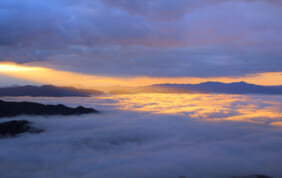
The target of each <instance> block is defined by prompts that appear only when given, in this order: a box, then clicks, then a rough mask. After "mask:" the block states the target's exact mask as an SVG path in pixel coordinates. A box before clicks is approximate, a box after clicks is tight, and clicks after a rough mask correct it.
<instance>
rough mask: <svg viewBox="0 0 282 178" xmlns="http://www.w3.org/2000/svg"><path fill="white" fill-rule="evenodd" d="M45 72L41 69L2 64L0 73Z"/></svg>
mask: <svg viewBox="0 0 282 178" xmlns="http://www.w3.org/2000/svg"><path fill="white" fill-rule="evenodd" d="M40 70H43V68H41V67H27V66H21V65H16V64H13V63H3V64H0V72H27V71H40Z"/></svg>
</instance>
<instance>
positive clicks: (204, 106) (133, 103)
mask: <svg viewBox="0 0 282 178" xmlns="http://www.w3.org/2000/svg"><path fill="white" fill-rule="evenodd" d="M102 98H103V99H108V100H115V101H117V102H113V103H110V104H108V105H113V106H114V107H116V108H117V109H120V110H126V111H140V112H149V113H154V114H173V115H181V116H188V117H191V118H194V119H200V120H210V121H222V120H231V121H242V122H253V123H266V122H269V121H271V120H273V121H274V122H273V123H275V121H277V119H279V120H281V119H282V110H281V108H282V105H281V102H279V101H275V100H274V101H273V98H275V97H271V96H269V97H262V98H261V97H258V96H245V95H219V94H155V93H154V94H148V93H146V94H134V95H112V96H105V97H102ZM272 125H273V124H272ZM275 125H276V126H282V122H277V123H276V124H275Z"/></svg>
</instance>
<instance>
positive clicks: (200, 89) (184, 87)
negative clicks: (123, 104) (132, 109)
mask: <svg viewBox="0 0 282 178" xmlns="http://www.w3.org/2000/svg"><path fill="white" fill-rule="evenodd" d="M152 87H156V88H162V89H163V90H166V89H167V90H170V91H173V90H174V91H175V92H189V93H225V94H278V95H280V94H282V86H262V85H254V84H249V83H246V82H235V83H221V82H205V83H200V84H158V85H153V86H152Z"/></svg>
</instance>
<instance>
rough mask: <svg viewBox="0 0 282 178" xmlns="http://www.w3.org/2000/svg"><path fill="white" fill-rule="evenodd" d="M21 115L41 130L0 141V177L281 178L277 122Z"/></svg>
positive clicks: (112, 113) (113, 113) (123, 114)
mask: <svg viewBox="0 0 282 178" xmlns="http://www.w3.org/2000/svg"><path fill="white" fill-rule="evenodd" d="M73 105H76V104H73ZM98 108H99V107H98ZM22 119H25V120H29V121H31V122H33V126H34V127H38V128H42V129H44V130H45V132H43V133H40V134H22V135H20V136H18V137H15V138H5V139H0V173H1V176H0V177H3V178H13V177H29V178H47V177H63V178H74V177H83V178H93V177H97V178H102V177H105V178H117V177H122V178H133V177H134V178H139V177H140V178H143V177H146V178H147V177H149V178H158V177H160V178H161V177H168V178H170V177H171V178H178V177H179V176H186V177H187V178H228V177H229V178H230V177H232V176H246V175H252V174H264V175H269V176H273V177H274V178H279V177H282V169H281V168H282V128H280V127H275V126H271V125H268V124H257V123H249V122H238V121H236V122H234V121H233V122H231V121H218V122H216V121H201V120H197V119H191V118H189V117H187V116H186V117H183V116H181V115H165V114H151V113H148V112H134V111H120V110H115V109H113V108H107V107H105V108H104V110H103V112H102V113H101V114H98V115H97V114H91V115H83V116H69V117H60V116H52V117H31V116H19V117H16V118H14V120H22ZM7 120H11V118H9V119H1V120H0V122H5V121H7Z"/></svg>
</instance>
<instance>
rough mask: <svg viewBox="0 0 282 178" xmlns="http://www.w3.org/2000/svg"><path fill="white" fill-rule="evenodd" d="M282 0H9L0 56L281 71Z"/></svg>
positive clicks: (85, 66)
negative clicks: (281, 0)
mask: <svg viewBox="0 0 282 178" xmlns="http://www.w3.org/2000/svg"><path fill="white" fill-rule="evenodd" d="M281 17H282V14H281V2H280V1H275V0H273V1H271V0H238V1H234V0H228V1H224V0H209V1H207V0H206V1H205V0H201V1H199V0H197V1H196V0H179V1H172V0H144V1H139V0H138V1H137V0H130V1H129V0H128V1H124V0H123V1H121V0H117V1H113V0H95V1H89V0H84V1H67V0H59V1H55V0H50V1H46V0H26V1H21V0H5V1H1V2H0V60H2V61H7V60H8V61H15V62H31V61H33V62H39V64H41V65H47V66H52V67H56V68H60V69H66V70H72V71H77V72H84V73H93V74H101V75H123V76H128V75H131V76H132V75H149V76H201V77H202V76H204V77H207V76H227V75H229V76H230V75H244V74H248V73H257V72H281V71H282V70H281V66H282V63H281V61H282V60H281V57H282V54H281V51H282V49H281V46H282V38H281V36H282V35H281V31H282V22H281Z"/></svg>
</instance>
